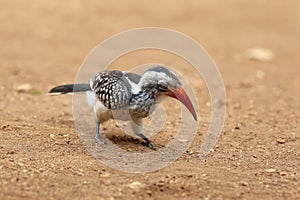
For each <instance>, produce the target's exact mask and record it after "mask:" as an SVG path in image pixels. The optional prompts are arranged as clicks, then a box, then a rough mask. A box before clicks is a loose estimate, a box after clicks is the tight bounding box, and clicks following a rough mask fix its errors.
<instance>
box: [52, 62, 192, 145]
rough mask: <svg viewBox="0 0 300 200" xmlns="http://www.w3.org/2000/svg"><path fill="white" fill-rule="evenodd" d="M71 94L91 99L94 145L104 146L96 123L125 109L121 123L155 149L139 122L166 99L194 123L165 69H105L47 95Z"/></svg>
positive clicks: (186, 100) (188, 103) (172, 76)
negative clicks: (174, 101) (177, 104)
mask: <svg viewBox="0 0 300 200" xmlns="http://www.w3.org/2000/svg"><path fill="white" fill-rule="evenodd" d="M72 92H87V95H88V98H90V99H91V98H92V106H93V109H94V114H95V119H96V120H95V121H96V137H95V139H96V142H97V143H98V144H105V141H104V140H103V139H102V138H101V133H100V124H101V123H103V122H105V121H107V120H109V119H113V118H114V119H116V118H119V117H118V116H121V114H119V113H121V112H122V111H124V110H125V111H126V112H125V113H127V117H126V119H125V120H130V122H131V127H132V129H133V132H134V133H135V134H136V135H137V136H139V137H141V138H142V139H143V140H144V141H145V143H146V146H148V147H149V148H151V149H152V150H156V146H155V144H154V143H153V142H152V141H151V140H150V139H148V138H147V137H146V136H145V135H144V133H143V119H144V118H145V117H148V116H149V115H150V114H151V113H152V112H153V110H154V109H155V105H156V104H158V103H160V102H161V101H162V100H163V99H164V97H167V96H169V97H173V98H175V99H177V100H179V101H180V102H181V103H183V104H184V105H185V106H186V107H187V109H188V110H189V111H190V112H191V114H192V115H193V117H194V119H195V120H196V121H197V114H196V111H195V109H194V107H193V104H192V103H191V100H190V98H189V97H188V95H187V94H186V92H185V91H184V89H183V88H182V85H181V83H180V81H179V79H178V78H177V77H176V75H175V74H174V73H173V72H172V71H171V70H169V69H168V68H167V67H165V66H155V67H152V68H150V69H148V70H146V71H145V72H144V73H143V74H142V75H138V74H135V73H130V72H122V71H118V70H105V71H101V72H98V73H97V74H95V75H94V76H93V77H92V78H91V79H90V83H89V84H68V85H60V86H56V87H54V88H52V89H51V90H50V92H49V93H59V94H66V93H72ZM121 118H122V117H120V119H121ZM121 120H124V119H121Z"/></svg>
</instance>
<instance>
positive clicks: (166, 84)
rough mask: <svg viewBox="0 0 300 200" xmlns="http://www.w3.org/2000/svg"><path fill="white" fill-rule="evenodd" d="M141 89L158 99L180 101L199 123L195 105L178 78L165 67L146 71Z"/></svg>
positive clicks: (141, 82) (142, 78)
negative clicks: (166, 98)
mask: <svg viewBox="0 0 300 200" xmlns="http://www.w3.org/2000/svg"><path fill="white" fill-rule="evenodd" d="M140 87H141V89H143V90H148V91H152V92H153V93H154V95H155V97H156V98H158V99H161V98H162V97H166V96H168V97H172V98H175V99H177V100H178V101H180V102H181V103H182V104H184V105H185V107H186V108H187V109H188V110H189V111H190V112H191V114H192V115H193V117H194V119H195V120H196V121H197V114H196V111H195V109H194V107H193V104H192V102H191V100H190V98H189V96H188V95H187V93H186V92H185V90H184V89H183V87H182V84H181V82H180V81H179V79H178V78H177V76H176V75H175V74H174V73H173V72H172V71H170V70H169V69H168V68H166V67H164V66H157V67H153V68H150V69H148V70H146V71H145V72H144V73H143V74H142V77H141V81H140Z"/></svg>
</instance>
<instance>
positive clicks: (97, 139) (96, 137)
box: [95, 121, 106, 145]
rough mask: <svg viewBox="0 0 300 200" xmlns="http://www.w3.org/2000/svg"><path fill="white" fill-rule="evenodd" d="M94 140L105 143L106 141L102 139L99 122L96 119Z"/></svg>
mask: <svg viewBox="0 0 300 200" xmlns="http://www.w3.org/2000/svg"><path fill="white" fill-rule="evenodd" d="M95 140H96V142H97V143H98V144H100V145H102V144H106V142H105V141H104V140H103V138H102V137H101V135H100V123H99V122H97V121H96V136H95Z"/></svg>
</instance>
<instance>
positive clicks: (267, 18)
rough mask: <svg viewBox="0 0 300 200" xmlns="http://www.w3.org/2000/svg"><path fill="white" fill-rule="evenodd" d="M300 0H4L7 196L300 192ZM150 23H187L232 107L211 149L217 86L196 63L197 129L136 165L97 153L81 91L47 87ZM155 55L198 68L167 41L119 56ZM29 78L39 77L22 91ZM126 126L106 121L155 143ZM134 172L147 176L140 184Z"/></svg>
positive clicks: (1, 134)
mask: <svg viewBox="0 0 300 200" xmlns="http://www.w3.org/2000/svg"><path fill="white" fill-rule="evenodd" d="M299 7H300V2H299V1H296V0H294V1H293V0H288V1H284V2H283V1H261V0H254V1H247V2H244V1H226V2H225V1H221V0H220V1H182V3H176V4H175V3H174V1H171V0H170V1H159V2H156V3H152V2H151V1H143V2H141V1H122V2H118V3H117V4H113V3H104V2H101V1H96V0H93V1H92V0H91V1H84V2H83V1H82V2H79V1H73V2H72V3H69V2H68V1H59V2H56V3H55V2H54V1H34V0H28V1H21V0H19V1H17V0H13V1H5V0H2V1H1V6H0V24H1V25H0V44H1V48H0V66H1V68H0V77H1V81H0V96H1V101H0V111H1V118H0V127H1V128H0V156H1V160H0V198H1V199H129V198H131V199H254V198H256V199H300V183H299V175H300V173H299V169H300V167H299V166H300V159H299V155H300V150H299V149H300V148H299V146H300V135H299V131H300V128H299V122H300V112H299V109H300V89H299V85H300V79H299V76H300V70H299V65H300V58H299V49H300V48H299V47H300V40H299V35H300V26H299V22H300V21H299V18H300V13H299ZM144 26H160V27H166V28H171V29H175V30H178V31H180V32H183V33H185V34H187V35H189V36H191V37H193V38H194V39H195V40H197V41H198V42H199V43H201V44H202V45H203V46H204V47H205V48H206V49H207V51H208V52H209V54H210V55H211V56H212V58H213V59H214V60H215V62H216V64H217V65H218V66H219V69H220V72H221V74H222V76H223V79H224V83H225V86H226V92H227V118H226V123H225V126H224V129H223V131H222V135H221V137H220V139H219V140H218V143H217V145H216V146H215V148H214V152H212V153H210V154H209V155H208V156H207V157H206V158H205V159H204V160H199V158H198V157H197V152H198V150H199V147H200V145H201V142H202V139H203V135H204V134H205V131H206V130H207V127H208V119H209V111H210V107H209V95H208V93H207V89H206V87H205V84H204V83H203V81H202V80H200V79H199V78H197V77H196V76H194V74H193V72H192V71H188V72H185V73H186V74H187V75H189V76H190V83H191V84H192V85H193V86H194V87H195V88H194V89H195V91H196V92H197V97H198V100H199V107H200V112H201V114H202V118H201V120H200V128H199V131H198V136H197V138H196V139H195V141H194V142H193V144H192V146H191V147H190V149H189V151H188V152H186V153H185V154H184V155H183V156H182V157H180V158H179V159H178V160H177V161H176V162H174V163H173V164H171V165H170V166H168V167H166V168H164V169H161V170H159V171H156V172H153V173H147V174H129V173H125V172H120V171H116V170H114V169H111V168H109V167H107V166H105V165H104V164H102V163H101V162H99V161H98V160H96V159H95V158H93V157H92V156H91V155H90V154H89V153H88V151H87V150H86V148H85V147H84V146H83V144H82V142H81V140H80V139H79V137H78V134H77V132H76V129H75V126H74V123H73V117H72V99H71V96H60V97H50V96H47V95H46V93H47V92H48V90H49V89H50V88H51V87H53V86H55V85H58V84H63V83H72V82H73V81H74V78H75V75H76V73H77V70H78V69H79V66H80V65H81V63H82V62H83V60H84V58H85V56H86V55H87V54H88V52H89V51H90V50H91V49H92V48H94V47H95V46H96V45H97V44H98V43H99V42H101V41H103V40H104V39H106V38H108V37H110V36H111V35H113V34H116V33H119V32H121V31H124V30H127V29H131V28H136V27H144ZM253 47H263V48H267V49H270V50H271V51H272V52H273V53H274V55H275V58H274V59H272V60H271V61H269V62H258V61H252V60H249V59H247V58H246V57H245V56H244V52H245V51H246V50H247V49H249V48H253ZM150 62H151V63H155V62H156V63H165V64H168V65H169V66H172V67H174V68H176V69H178V70H182V71H184V70H185V69H187V68H188V67H187V65H188V64H187V63H186V62H185V61H183V60H182V59H180V58H178V57H176V56H174V55H171V54H168V53H163V52H157V51H156V52H151V51H141V52H135V53H132V54H129V55H127V56H124V57H122V58H120V59H119V60H117V61H116V62H114V63H113V64H112V66H111V68H116V69H122V70H123V69H127V68H128V66H137V65H140V64H144V63H150ZM125 66H127V68H126V67H125ZM129 68H130V67H129ZM23 84H30V85H31V86H32V89H31V90H30V91H28V92H23V93H22V92H18V91H17V88H18V87H19V86H20V85H23ZM172 102H173V101H167V102H166V105H170V103H172ZM173 117H174V116H173ZM171 119H172V116H171ZM110 130H111V131H110ZM116 132H118V130H117V129H116V127H115V126H114V124H113V123H111V124H108V125H107V128H106V133H107V135H108V137H109V138H110V139H111V140H113V141H114V142H115V143H116V144H118V145H120V146H122V147H123V148H125V149H130V150H131V151H148V149H147V148H146V147H143V146H142V145H140V140H136V139H134V138H132V137H131V136H126V135H125V134H120V133H116ZM173 132H174V131H173V129H171V128H168V127H166V128H165V129H164V130H163V131H162V132H161V133H160V134H159V136H156V137H154V141H155V143H157V144H158V145H159V146H164V145H165V144H166V143H167V142H168V141H169V139H170V135H171V134H172V133H173ZM133 182H139V183H140V184H136V185H135V187H134V186H133V185H132V183H133Z"/></svg>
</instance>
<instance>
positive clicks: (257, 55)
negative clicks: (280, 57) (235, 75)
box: [244, 47, 275, 62]
mask: <svg viewBox="0 0 300 200" xmlns="http://www.w3.org/2000/svg"><path fill="white" fill-rule="evenodd" d="M244 55H245V57H246V58H248V59H249V60H255V61H260V62H270V61H272V60H273V59H274V57H275V55H274V53H273V52H272V51H271V50H269V49H265V48H260V47H255V48H251V49H248V50H247V51H246V52H245V53H244Z"/></svg>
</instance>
